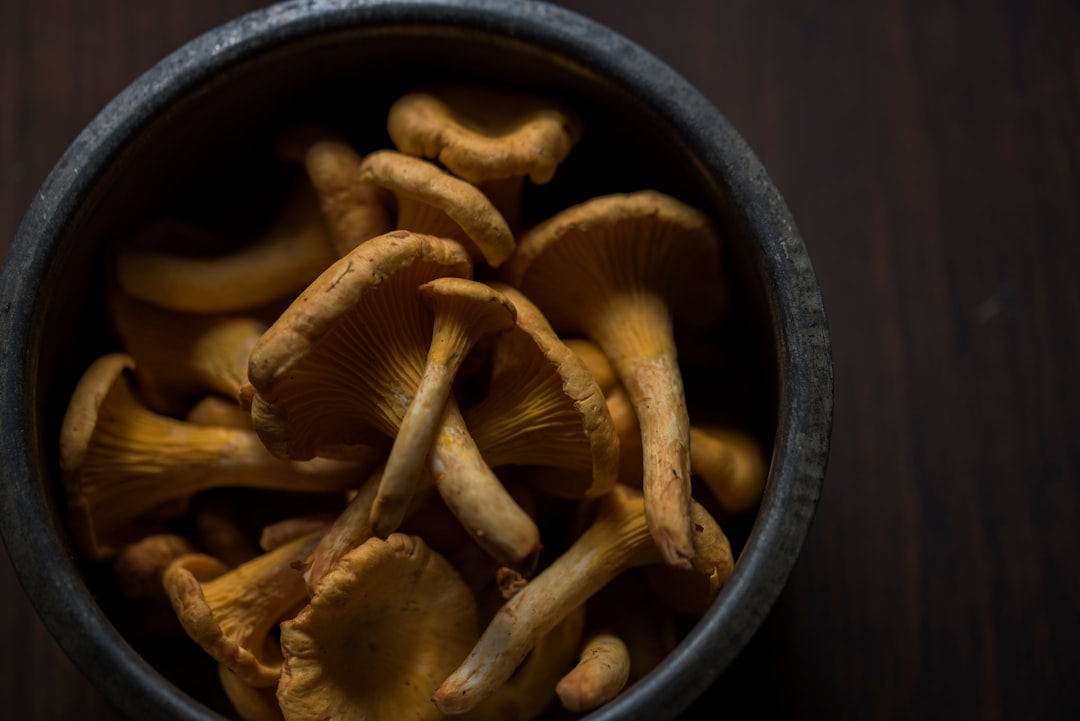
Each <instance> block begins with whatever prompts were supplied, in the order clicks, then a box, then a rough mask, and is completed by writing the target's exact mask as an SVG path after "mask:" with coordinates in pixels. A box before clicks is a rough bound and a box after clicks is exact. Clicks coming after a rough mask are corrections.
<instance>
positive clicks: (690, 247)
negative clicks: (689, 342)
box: [505, 191, 726, 568]
mask: <svg viewBox="0 0 1080 721" xmlns="http://www.w3.org/2000/svg"><path fill="white" fill-rule="evenodd" d="M720 250H721V248H720V237H719V235H718V234H717V232H716V230H715V229H714V228H713V225H712V223H711V222H710V220H709V218H708V217H707V216H706V215H705V214H703V213H701V212H700V211H698V210H696V209H694V208H691V207H690V206H688V205H686V204H684V203H682V202H681V201H679V200H677V199H675V198H672V197H670V196H667V195H664V194H662V193H658V192H655V191H641V192H638V193H631V194H617V195H609V196H602V197H598V198H593V199H592V200H588V201H585V202H584V203H581V204H579V205H577V206H573V207H571V208H568V209H566V210H564V211H562V212H560V213H557V214H556V215H554V216H552V217H551V218H549V219H548V220H546V221H544V222H542V223H540V224H539V225H538V226H535V227H534V228H532V229H531V230H529V231H528V232H526V233H525V234H524V235H523V236H522V237H521V239H520V241H519V243H518V248H517V251H516V252H515V254H514V257H513V258H512V259H511V260H510V261H509V262H508V263H507V265H506V267H505V278H506V279H507V281H508V282H509V283H510V284H511V285H514V286H515V287H517V288H519V289H520V290H521V291H522V292H523V293H524V294H525V295H526V296H527V297H528V298H529V299H530V300H532V301H533V302H534V303H536V305H537V306H539V307H540V309H541V311H543V313H544V314H545V315H546V316H547V318H548V320H549V321H550V322H551V324H552V326H553V327H554V328H555V329H556V330H557V331H559V332H560V333H567V334H582V335H585V336H586V337H588V338H590V339H592V340H593V341H595V342H596V343H597V344H598V345H599V346H600V348H601V349H603V351H604V353H605V355H607V356H608V358H610V359H611V363H612V366H613V367H614V368H615V371H616V374H617V375H618V377H619V379H620V381H621V382H622V385H623V386H624V387H625V388H626V390H627V392H628V394H629V396H630V399H631V401H632V403H633V406H634V409H635V411H636V412H637V417H638V421H639V423H640V424H641V435H642V450H643V456H644V462H643V463H644V465H643V474H644V475H643V488H644V492H645V498H646V508H647V509H648V517H649V528H650V529H651V531H652V533H653V537H654V538H655V539H656V543H657V545H658V546H659V548H660V549H661V551H662V553H663V556H664V559H665V562H667V563H669V564H671V565H676V566H682V567H684V568H686V567H689V565H690V559H692V557H693V543H692V540H691V537H692V531H691V522H690V511H689V509H690V505H689V504H690V421H689V417H688V413H687V408H686V398H685V394H684V390H683V383H682V376H681V374H680V371H679V365H678V360H677V353H676V346H675V340H674V326H673V324H674V322H675V319H676V318H680V319H681V320H683V322H685V323H689V324H704V325H709V324H715V323H716V322H717V321H718V320H719V319H720V318H721V317H722V314H723V312H724V310H725V305H724V302H725V297H726V296H725V291H724V289H725V288H726V285H725V279H724V277H723V275H722V273H721V262H720Z"/></svg>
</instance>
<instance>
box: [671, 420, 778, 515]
mask: <svg viewBox="0 0 1080 721" xmlns="http://www.w3.org/2000/svg"><path fill="white" fill-rule="evenodd" d="M690 466H691V468H692V470H693V472H694V475H695V476H699V477H700V478H701V479H702V480H703V481H704V482H705V485H707V486H708V487H709V490H710V491H712V494H713V495H714V496H715V497H716V500H717V501H719V502H720V506H721V507H722V508H723V509H724V510H725V511H727V512H728V513H746V512H747V511H750V510H752V509H753V508H754V506H756V505H757V504H758V502H760V501H761V494H762V493H763V492H764V490H765V479H766V476H767V475H768V472H769V468H768V462H767V461H766V459H765V454H764V453H763V452H762V450H761V444H760V443H758V441H757V440H756V439H755V438H754V437H753V436H752V435H750V434H749V433H747V432H746V431H743V430H741V429H738V428H735V427H733V426H730V425H720V424H716V423H705V424H701V425H693V426H691V427H690Z"/></svg>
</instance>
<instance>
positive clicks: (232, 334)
mask: <svg viewBox="0 0 1080 721" xmlns="http://www.w3.org/2000/svg"><path fill="white" fill-rule="evenodd" d="M109 319H110V322H111V324H112V328H113V332H114V334H115V335H116V337H117V340H118V341H119V343H120V347H121V348H122V349H123V350H124V352H125V353H127V354H128V355H130V356H131V357H132V358H133V359H134V360H135V370H134V372H135V378H136V380H137V381H138V384H139V389H140V392H141V393H142V395H143V398H144V399H145V400H146V401H147V403H148V405H150V407H151V408H154V409H155V410H158V411H160V412H162V413H166V414H169V415H178V414H180V413H181V411H182V409H186V408H187V407H188V406H189V405H190V404H191V403H192V401H193V399H196V398H201V397H202V396H204V395H205V394H207V393H217V394H220V395H223V396H225V397H226V398H231V399H233V400H234V402H235V401H236V399H237V398H238V397H239V394H240V387H241V386H242V385H243V384H244V382H246V381H247V364H248V355H249V354H250V353H251V348H252V346H254V345H255V341H256V340H258V339H259V336H261V335H262V333H263V331H264V330H266V325H265V324H264V323H263V322H262V321H260V320H257V319H255V318H250V317H247V316H242V315H217V314H214V315H208V314H194V313H181V312H177V311H170V310H167V309H164V308H161V307H159V306H154V305H151V304H149V303H144V302H141V301H139V300H136V299H134V298H132V297H130V296H127V295H125V294H123V293H112V294H111V296H110V298H109Z"/></svg>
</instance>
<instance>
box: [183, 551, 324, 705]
mask: <svg viewBox="0 0 1080 721" xmlns="http://www.w3.org/2000/svg"><path fill="white" fill-rule="evenodd" d="M317 539H318V534H311V535H309V536H304V537H301V538H297V539H295V540H294V541H292V542H290V543H287V544H285V545H283V546H279V547H278V548H276V549H274V550H273V551H270V552H269V553H264V554H262V555H260V556H257V557H255V558H253V559H252V560H250V561H248V562H247V563H244V564H242V565H240V566H237V567H236V568H234V569H232V570H226V567H225V566H224V564H220V563H217V562H216V561H215V559H213V558H212V557H210V556H202V555H192V556H183V557H181V558H178V559H177V560H175V561H173V562H172V563H171V564H170V565H169V567H168V568H167V569H166V571H165V575H164V584H165V589H166V591H167V592H168V594H169V598H170V600H171V601H172V605H173V609H174V610H175V611H176V616H177V618H178V619H180V623H181V624H182V625H183V627H184V630H185V631H187V633H188V635H189V636H190V637H191V639H192V640H193V641H195V642H196V643H197V644H199V646H201V647H202V648H203V650H205V651H206V652H207V653H208V654H210V655H211V656H212V657H213V658H214V659H215V660H217V661H218V662H220V663H223V664H225V665H226V666H228V668H229V669H230V670H231V671H232V672H233V673H235V674H236V675H237V676H238V677H239V678H240V680H242V681H244V682H245V683H247V684H250V685H251V686H254V687H256V688H262V687H267V686H273V685H274V684H276V683H277V682H278V677H279V676H280V673H281V653H280V651H279V650H278V648H277V644H276V643H275V640H276V639H275V637H274V635H273V633H274V629H275V628H276V627H277V625H278V624H279V623H281V622H282V621H283V620H285V619H288V618H291V617H292V616H293V615H295V614H296V612H298V611H299V610H300V609H301V608H302V607H303V606H304V605H305V604H306V603H307V599H308V595H307V586H306V585H305V584H304V579H303V576H301V574H300V572H299V571H297V570H296V569H295V568H293V567H292V564H293V563H295V562H297V561H300V560H302V559H304V558H306V557H307V555H308V553H310V552H311V549H312V547H313V546H314V545H315V542H316V540H317ZM215 564H216V566H215Z"/></svg>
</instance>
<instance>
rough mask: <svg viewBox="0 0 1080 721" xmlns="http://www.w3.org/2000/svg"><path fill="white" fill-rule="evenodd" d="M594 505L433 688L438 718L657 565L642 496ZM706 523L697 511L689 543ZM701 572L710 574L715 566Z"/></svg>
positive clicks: (490, 687) (627, 493) (496, 682)
mask: <svg viewBox="0 0 1080 721" xmlns="http://www.w3.org/2000/svg"><path fill="white" fill-rule="evenodd" d="M691 502H692V503H693V501H691ZM598 503H599V511H598V514H597V517H596V520H595V521H594V522H593V524H592V525H591V526H589V527H588V529H586V530H585V532H584V533H583V534H582V535H581V536H580V537H579V538H578V539H577V540H576V541H574V543H573V544H572V545H571V546H570V547H569V548H568V549H567V550H566V552H564V553H563V554H562V555H561V556H559V557H558V558H556V559H555V560H554V561H553V562H552V563H551V565H549V566H547V567H546V568H545V569H544V570H543V571H541V572H540V573H539V574H537V576H536V577H535V578H533V579H532V580H530V581H529V583H528V585H526V586H525V588H524V589H522V590H521V591H519V592H518V593H517V594H516V595H514V597H513V598H511V599H510V600H509V601H507V602H506V604H505V605H504V606H503V607H502V608H501V609H500V610H499V612H498V613H496V614H495V617H494V618H493V619H492V620H491V622H490V623H488V625H487V628H486V629H485V630H484V632H483V634H482V635H481V637H480V640H479V641H478V642H477V644H476V646H474V647H473V650H472V651H471V652H470V653H469V656H468V657H467V658H466V659H465V661H464V662H463V663H462V664H461V665H460V666H458V668H457V669H456V670H455V671H454V672H453V673H452V674H450V676H448V677H447V678H446V680H445V681H444V682H443V683H442V685H441V686H439V688H438V690H437V691H436V692H435V694H434V696H433V699H434V701H435V703H436V705H437V706H438V707H439V708H440V709H441V710H442V711H443V712H444V713H447V714H456V713H464V712H466V711H469V710H470V709H472V708H474V707H475V706H476V705H477V704H479V703H481V702H482V701H483V700H484V699H485V698H487V697H489V696H490V695H491V694H493V693H495V691H496V690H497V689H498V688H499V686H501V685H502V684H503V683H505V681H506V680H507V679H508V678H509V677H510V676H511V675H512V674H513V672H514V669H515V668H517V666H518V665H519V664H520V663H521V661H522V660H523V659H524V658H525V657H526V656H527V655H528V653H529V651H530V650H531V649H532V648H533V647H534V646H535V645H536V643H537V641H538V640H539V639H540V638H543V636H544V634H546V633H547V632H548V631H550V630H551V629H552V628H553V627H554V625H555V624H557V623H558V622H559V621H561V620H562V619H563V618H565V617H566V615H567V614H569V613H571V612H572V611H574V610H575V609H576V608H578V607H579V606H581V605H582V604H584V603H585V602H586V601H587V600H588V599H589V598H590V597H591V596H593V595H594V594H595V593H597V592H598V591H599V590H600V589H602V588H603V587H604V586H605V585H606V584H607V583H608V582H609V581H611V580H612V579H613V578H615V577H616V576H617V575H619V574H620V573H622V572H623V571H625V570H627V569H629V568H634V567H636V566H644V565H649V564H654V563H661V562H662V561H663V557H662V555H661V553H660V551H659V549H658V548H657V547H656V544H655V543H654V542H653V540H652V537H651V535H650V532H649V529H648V526H647V524H646V521H645V505H644V499H643V497H642V496H641V494H640V493H638V492H637V491H635V490H633V489H631V488H629V487H626V486H623V485H621V484H617V485H616V486H615V487H614V488H613V489H612V490H611V491H610V492H609V493H608V494H606V495H604V496H602V497H601V498H600V499H599V501H598ZM694 505H695V506H696V504H694ZM710 521H711V519H710V518H709V517H708V513H707V512H705V511H704V509H702V515H700V516H696V517H695V523H696V524H698V525H701V526H703V528H702V530H701V531H695V532H694V534H695V535H694V539H695V540H696V539H697V537H698V536H699V535H701V534H702V533H704V532H705V530H706V529H705V526H706V524H708V525H709V526H715V522H714V521H711V522H710ZM710 532H711V531H710ZM701 572H704V573H706V574H712V573H714V572H715V569H701Z"/></svg>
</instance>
